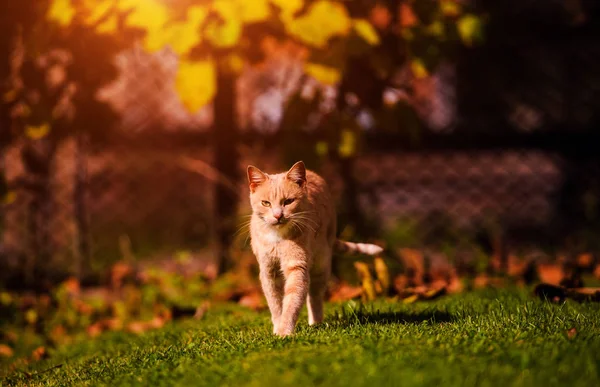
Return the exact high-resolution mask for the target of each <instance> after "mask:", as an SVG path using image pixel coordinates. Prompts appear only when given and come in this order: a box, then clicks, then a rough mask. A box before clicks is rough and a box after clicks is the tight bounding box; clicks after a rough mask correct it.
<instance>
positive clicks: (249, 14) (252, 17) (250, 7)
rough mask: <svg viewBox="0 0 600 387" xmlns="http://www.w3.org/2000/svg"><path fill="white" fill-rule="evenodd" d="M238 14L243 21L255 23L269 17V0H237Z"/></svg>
mask: <svg viewBox="0 0 600 387" xmlns="http://www.w3.org/2000/svg"><path fill="white" fill-rule="evenodd" d="M236 2H237V3H238V7H239V15H240V17H241V19H242V21H244V22H245V23H256V22H260V21H263V20H265V19H267V18H268V17H269V13H270V8H269V0H252V1H250V0H237V1H236Z"/></svg>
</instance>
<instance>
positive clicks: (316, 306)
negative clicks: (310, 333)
mask: <svg viewBox="0 0 600 387" xmlns="http://www.w3.org/2000/svg"><path fill="white" fill-rule="evenodd" d="M328 280H329V275H328V273H326V272H320V273H314V274H312V275H311V276H310V286H309V289H308V297H307V300H306V305H307V307H308V324H309V325H315V324H320V323H322V322H323V304H324V302H325V291H326V290H327V281H328Z"/></svg>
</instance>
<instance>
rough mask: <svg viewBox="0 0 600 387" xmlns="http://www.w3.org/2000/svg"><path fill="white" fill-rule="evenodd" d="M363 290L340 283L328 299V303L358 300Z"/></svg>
mask: <svg viewBox="0 0 600 387" xmlns="http://www.w3.org/2000/svg"><path fill="white" fill-rule="evenodd" d="M362 292H363V289H362V287H360V286H352V285H349V284H346V283H342V284H340V285H339V286H337V287H336V288H335V289H334V290H333V291H332V292H331V296H330V297H329V301H332V302H337V301H348V300H353V299H355V298H358V297H360V296H361V295H362Z"/></svg>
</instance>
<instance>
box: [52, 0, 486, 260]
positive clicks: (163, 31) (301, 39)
mask: <svg viewBox="0 0 600 387" xmlns="http://www.w3.org/2000/svg"><path fill="white" fill-rule="evenodd" d="M463 8H464V6H463V5H462V2H461V1H458V0H422V1H384V0H356V1H333V0H254V1H248V0H203V1H193V0H123V1H115V0H99V1H92V0H52V6H51V7H50V10H49V13H48V17H49V19H50V20H52V21H54V22H55V23H56V24H58V25H60V26H62V30H63V31H67V32H75V31H76V32H77V33H82V34H85V33H87V34H93V36H102V37H105V36H107V35H112V36H114V37H115V38H114V39H116V40H118V41H122V40H123V39H125V37H126V36H127V35H126V34H123V30H124V29H126V28H133V29H136V30H140V32H142V35H140V38H141V42H142V45H143V46H144V48H145V49H146V50H148V51H150V52H154V51H156V50H159V49H161V48H163V47H165V46H169V47H170V48H171V49H172V50H173V51H174V52H176V53H177V54H178V55H179V58H180V61H179V70H178V74H177V77H176V81H175V88H176V90H177V91H178V93H179V95H180V97H181V101H182V102H183V104H184V105H185V106H186V107H187V108H188V109H189V111H191V112H196V111H198V110H199V109H200V108H202V107H203V106H205V105H207V104H209V103H211V102H212V103H213V108H214V123H213V130H212V134H213V146H214V155H215V156H214V157H215V158H214V162H215V167H216V169H217V170H218V171H219V172H220V173H221V174H222V175H224V176H225V177H226V178H227V179H229V180H230V181H237V180H238V178H239V167H240V166H239V156H238V153H237V147H236V145H237V143H238V138H239V125H238V122H237V116H238V114H237V111H236V109H237V105H236V101H237V95H236V84H237V80H238V76H239V74H240V72H241V71H242V70H243V69H244V68H245V67H246V66H252V65H258V64H260V63H261V62H262V61H263V60H264V59H265V57H268V55H269V53H270V52H271V51H272V49H273V47H274V46H276V45H278V44H281V42H283V41H285V42H288V43H289V42H293V44H295V45H297V47H298V48H299V49H301V50H304V53H305V54H304V60H305V71H306V73H307V74H308V75H310V76H311V77H313V78H315V79H316V80H318V81H319V82H320V83H321V84H324V85H336V86H338V97H337V102H336V103H335V104H334V106H333V109H334V110H335V113H334V114H337V115H340V116H339V117H337V118H332V120H331V121H330V122H331V123H332V124H331V125H329V126H330V128H331V129H330V131H331V133H330V134H328V135H327V136H326V137H327V138H330V139H332V140H331V142H332V144H330V146H329V149H330V150H332V149H334V150H335V149H337V150H338V152H337V155H336V157H339V158H340V159H343V160H345V161H344V162H343V166H344V171H345V172H344V176H346V177H347V178H348V179H349V178H350V170H351V162H348V160H351V159H352V158H353V156H354V154H355V153H356V149H357V147H356V146H355V145H356V143H357V138H356V136H357V135H358V133H359V130H357V129H356V128H357V125H356V122H355V121H356V117H355V115H353V114H351V113H349V112H348V111H347V110H348V106H347V103H346V102H345V101H346V99H347V96H348V95H349V94H354V95H355V97H356V98H357V99H358V101H359V104H360V105H361V106H364V107H366V108H369V109H379V108H382V93H383V91H384V90H385V88H386V87H388V86H393V80H394V74H395V73H396V71H397V70H398V68H400V67H402V66H405V65H406V64H408V65H409V66H408V67H409V70H410V71H411V72H412V74H414V77H415V78H417V79H423V78H426V77H428V76H429V74H430V71H431V70H432V69H433V68H435V66H436V65H437V64H438V63H439V61H440V60H441V58H443V57H444V56H445V55H446V52H445V47H446V46H448V44H449V43H450V46H452V45H453V44H454V43H455V41H456V40H460V39H462V41H463V42H465V43H466V44H473V43H474V42H475V41H476V40H477V39H479V38H480V34H481V26H480V24H481V23H480V19H479V18H477V17H475V16H474V15H471V14H469V13H468V12H466V11H465V10H464V9H463ZM86 27H87V30H86ZM84 30H86V31H84ZM82 41H83V40H82ZM86 45H89V43H86ZM96 47H97V49H100V50H103V49H104V48H103V47H106V46H104V45H103V44H98V45H97V46H96ZM109 47H112V46H110V45H109ZM98 54H99V55H97V56H96V57H95V58H94V60H95V61H97V62H101V61H102V59H101V58H106V56H105V55H104V54H105V52H104V51H102V52H100V53H98ZM109 73H110V72H109ZM89 90H95V89H89ZM318 105H319V106H322V104H318ZM288 108H290V109H292V108H293V106H289V107H288ZM387 108H388V109H392V110H393V109H395V107H387ZM329 110H330V112H331V108H329ZM392 117H393V116H392ZM304 118H305V117H303V119H304ZM346 123H349V125H350V127H346V126H345V125H346ZM353 128H354V129H353ZM334 143H335V144H334ZM338 145H339V146H338ZM353 196H354V198H353V199H352V201H354V206H355V207H356V203H355V202H356V197H355V196H356V195H355V194H354V195H353ZM214 198H215V214H214V217H215V222H216V224H217V234H218V237H217V239H218V251H219V253H218V255H219V266H220V267H219V271H220V272H223V271H225V270H226V269H227V268H228V266H229V265H230V264H231V260H230V258H229V256H228V250H229V245H230V242H231V237H232V235H233V234H234V230H235V224H234V223H233V222H234V219H235V214H236V208H237V203H238V197H237V195H236V194H235V193H234V192H231V190H229V189H228V188H227V187H225V186H223V185H216V187H215V193H214ZM352 208H354V207H352Z"/></svg>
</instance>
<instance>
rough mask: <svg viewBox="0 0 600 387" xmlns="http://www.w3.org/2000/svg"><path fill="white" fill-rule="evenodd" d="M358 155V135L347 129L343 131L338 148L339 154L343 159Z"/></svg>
mask: <svg viewBox="0 0 600 387" xmlns="http://www.w3.org/2000/svg"><path fill="white" fill-rule="evenodd" d="M355 153H356V133H354V132H353V131H351V130H348V129H345V130H343V131H342V138H341V141H340V145H339V147H338V154H339V155H340V157H341V158H347V157H351V156H352V155H354V154H355Z"/></svg>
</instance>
